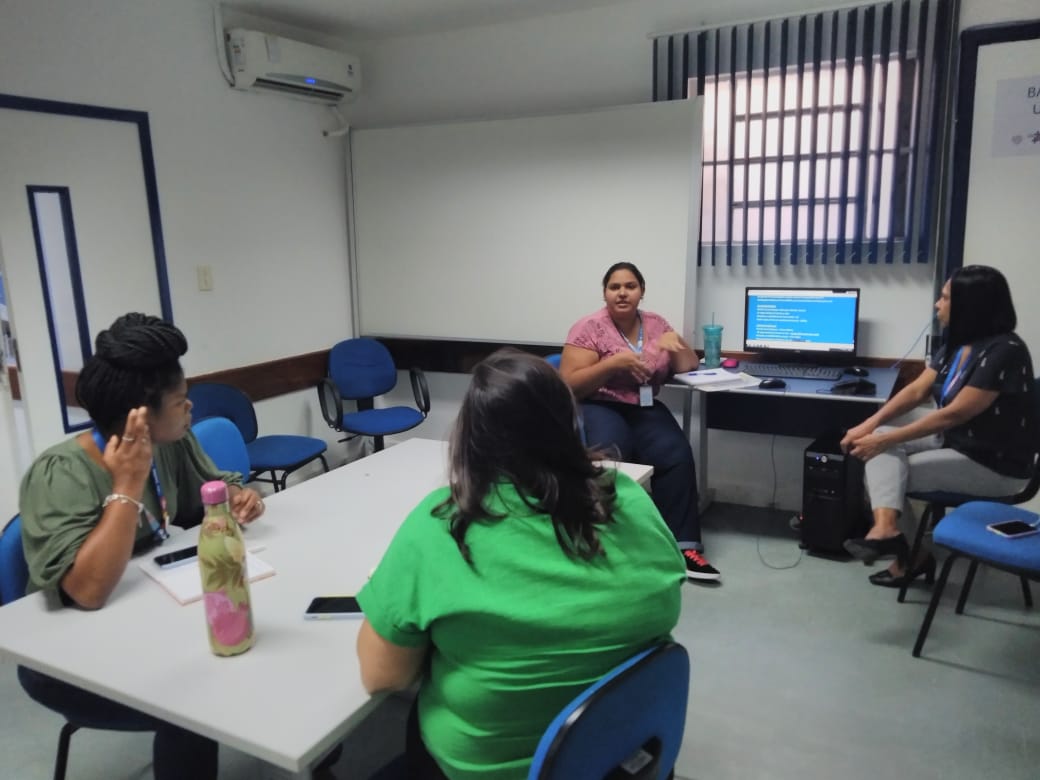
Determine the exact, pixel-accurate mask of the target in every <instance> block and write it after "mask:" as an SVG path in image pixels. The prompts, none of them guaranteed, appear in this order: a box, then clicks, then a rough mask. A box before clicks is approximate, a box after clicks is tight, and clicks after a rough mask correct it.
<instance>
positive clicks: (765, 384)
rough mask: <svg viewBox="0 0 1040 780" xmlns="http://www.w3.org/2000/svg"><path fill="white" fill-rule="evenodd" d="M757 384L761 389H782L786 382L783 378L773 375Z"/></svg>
mask: <svg viewBox="0 0 1040 780" xmlns="http://www.w3.org/2000/svg"><path fill="white" fill-rule="evenodd" d="M758 386H759V387H761V388H762V389H763V390H782V389H783V388H785V387H787V382H785V381H784V380H783V379H777V378H776V377H775V376H772V377H769V378H768V379H763V380H762V381H761V382H759V383H758Z"/></svg>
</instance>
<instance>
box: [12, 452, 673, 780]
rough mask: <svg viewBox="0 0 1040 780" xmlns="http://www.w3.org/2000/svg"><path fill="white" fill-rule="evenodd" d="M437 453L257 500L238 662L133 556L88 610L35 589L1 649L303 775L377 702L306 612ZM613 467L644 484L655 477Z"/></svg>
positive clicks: (352, 469)
mask: <svg viewBox="0 0 1040 780" xmlns="http://www.w3.org/2000/svg"><path fill="white" fill-rule="evenodd" d="M445 456H446V445H445V443H444V442H440V441H429V440H424V439H411V440H409V441H406V442H404V443H402V444H399V445H397V446H395V447H391V448H390V449H387V450H384V451H382V452H378V453H375V454H374V455H371V456H369V457H367V458H364V459H362V460H359V461H355V462H354V463H351V464H349V465H347V466H343V467H342V468H339V469H336V470H334V471H331V472H329V473H328V474H323V475H321V476H319V477H315V478H314V479H311V480H309V481H307V482H303V483H301V484H299V485H296V486H293V487H292V488H291V489H289V490H285V491H282V492H280V493H277V494H275V495H272V496H270V497H268V498H266V499H265V501H266V503H267V512H266V514H265V515H264V517H263V518H261V519H260V520H259V521H257V522H256V523H254V524H253V525H252V526H250V527H249V529H248V530H247V531H246V544H247V545H248V547H249V548H250V549H255V548H257V547H261V546H262V547H263V548H264V549H263V550H262V551H261V552H259V553H258V555H259V557H260V558H262V559H263V560H265V561H267V562H268V563H270V564H271V565H273V566H274V568H275V571H276V572H277V573H276V574H275V576H273V577H271V578H269V579H265V580H261V581H260V582H256V583H253V585H252V596H253V615H254V620H255V623H256V645H255V646H254V647H253V648H252V649H251V650H249V651H248V652H247V653H245V654H244V655H241V656H237V657H234V658H218V657H216V656H214V655H213V654H211V653H210V651H209V644H208V641H207V639H206V627H205V618H204V615H203V608H202V604H201V602H196V603H194V604H189V605H187V606H180V605H179V604H178V603H177V602H176V601H174V599H172V598H171V597H170V596H169V595H167V594H166V592H165V591H163V590H162V588H160V587H159V585H157V584H156V583H154V582H152V581H151V580H149V579H148V578H147V577H146V576H145V575H144V574H143V573H142V572H141V571H140V569H139V568H138V566H137V564H136V562H133V561H131V563H130V565H129V566H128V567H127V570H126V574H125V575H124V577H123V579H122V580H121V581H120V583H119V585H118V587H117V588H116V590H115V592H114V593H113V594H112V597H111V598H110V599H109V602H108V604H107V605H106V606H105V607H104V608H103V609H101V610H98V611H96V612H84V611H81V610H76V609H62V608H56V607H55V606H54V605H50V604H48V603H47V599H45V597H44V595H43V594H41V593H36V594H33V595H30V596H27V597H26V598H23V599H20V600H19V601H16V602H14V603H12V604H9V605H7V606H5V607H3V608H2V609H0V653H3V654H5V655H6V656H8V657H10V658H11V659H13V660H14V661H16V662H18V663H20V664H24V665H25V666H28V667H30V668H32V669H36V670H37V671H40V672H43V673H45V674H49V675H52V676H54V677H57V678H58V679H61V680H65V681H67V682H70V683H73V684H74V685H78V686H80V687H82V688H85V689H86V690H89V691H93V692H95V693H99V694H101V695H103V696H107V697H109V698H111V699H114V700H115V701H118V702H122V703H124V704H127V705H130V706H132V707H135V708H137V709H139V710H142V711H143V712H147V713H149V714H151V715H154V716H156V717H159V718H162V719H163V720H167V721H170V722H172V723H174V724H176V725H179V726H182V727H184V728H187V729H190V730H192V731H196V732H198V733H200V734H204V735H206V736H209V737H212V738H213V739H215V740H217V741H218V742H221V743H224V744H226V745H231V746H233V747H235V748H237V749H239V750H241V751H243V752H245V753H248V754H250V755H253V756H257V757H258V758H261V759H263V760H264V761H267V762H270V763H271V764H274V765H276V766H279V767H281V768H283V769H286V770H288V771H290V772H296V773H299V774H300V775H301V776H303V777H309V776H310V767H311V766H312V765H313V764H314V763H315V762H316V761H317V760H318V759H320V758H321V757H322V756H323V755H324V754H325V753H326V752H327V751H328V750H329V749H330V748H331V747H332V746H333V745H335V744H336V743H337V742H339V741H340V740H341V739H342V738H343V737H344V735H345V734H346V733H347V732H348V731H349V730H350V729H351V728H353V726H354V725H355V724H356V723H358V722H359V721H360V720H361V719H363V718H364V717H365V716H366V715H367V714H368V712H369V711H370V709H371V708H373V707H374V700H372V699H370V697H369V696H368V694H367V693H366V692H365V690H364V688H363V687H362V685H361V677H360V672H359V669H358V661H357V655H356V652H355V641H356V638H357V631H358V626H359V625H360V621H354V620H324V621H307V620H304V619H303V610H304V608H305V607H306V606H307V604H308V603H309V601H310V600H311V598H312V597H314V596H319V595H327V594H337V593H341V594H350V593H356V592H357V591H358V590H359V589H360V588H361V586H362V584H363V583H364V582H365V580H366V578H367V576H368V572H369V571H370V570H371V569H372V568H373V567H374V566H375V565H376V564H378V563H379V560H380V558H381V556H382V553H383V551H384V550H385V549H386V547H387V545H388V544H389V542H390V540H391V538H392V537H393V535H394V532H395V531H396V530H397V527H398V525H399V524H400V523H401V521H402V520H403V519H404V517H405V516H406V515H407V513H408V512H409V511H410V510H411V509H413V508H414V507H415V505H416V504H418V503H419V501H420V500H421V499H422V498H423V497H424V496H425V495H426V494H427V493H429V492H430V491H431V490H433V489H435V488H437V487H438V486H441V485H444V484H446V482H447V479H446V467H445V463H446V457H445ZM619 468H620V470H621V471H623V472H625V473H626V474H628V475H629V476H631V477H632V478H633V479H636V480H637V481H639V482H640V483H641V484H644V485H645V484H646V483H647V482H648V481H649V477H650V475H651V473H652V471H653V470H652V469H651V468H650V467H649V466H638V465H632V464H619ZM181 538H183V540H184V541H183V544H179V545H177V546H187V545H188V544H190V543H192V542H193V541H194V540H195V539H196V538H197V531H190V532H188V533H186V534H184V535H182V537H181ZM167 547H169V549H175V547H173V546H170V544H169V543H168V544H167ZM146 657H150V658H151V659H152V660H151V661H150V662H145V661H144V660H143V659H145V658H146Z"/></svg>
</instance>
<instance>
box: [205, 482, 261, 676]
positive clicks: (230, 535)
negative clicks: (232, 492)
mask: <svg viewBox="0 0 1040 780" xmlns="http://www.w3.org/2000/svg"><path fill="white" fill-rule="evenodd" d="M202 503H203V504H204V505H205V508H206V514H205V516H204V517H203V520H202V528H201V529H199V573H200V574H201V575H202V593H203V596H202V598H203V601H204V602H205V605H206V626H207V628H208V630H209V646H210V649H211V650H212V651H213V652H214V653H215V654H217V655H225V656H227V655H238V654H239V653H244V652H245V651H246V650H248V649H249V648H250V647H252V646H253V609H252V604H251V602H250V600H249V574H248V572H247V571H246V546H245V542H244V541H243V540H242V531H241V530H239V527H238V523H237V522H236V521H235V518H234V516H233V515H232V514H231V507H230V506H229V505H228V489H227V485H226V484H224V483H223V482H219V481H213V482H207V483H206V484H204V485H203V486H202Z"/></svg>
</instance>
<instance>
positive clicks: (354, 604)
mask: <svg viewBox="0 0 1040 780" xmlns="http://www.w3.org/2000/svg"><path fill="white" fill-rule="evenodd" d="M303 616H304V617H305V618H306V619H307V620H334V619H337V618H353V617H363V616H364V613H363V612H362V611H361V605H360V604H358V600H357V599H356V598H354V597H353V596H318V597H317V598H315V599H313V600H312V601H311V604H310V606H309V607H307V611H306V612H305V613H304V614H303Z"/></svg>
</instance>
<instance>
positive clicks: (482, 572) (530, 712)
mask: <svg viewBox="0 0 1040 780" xmlns="http://www.w3.org/2000/svg"><path fill="white" fill-rule="evenodd" d="M594 457H595V455H590V453H588V452H587V451H586V450H585V448H584V446H583V445H582V443H581V439H580V436H579V434H578V426H577V416H576V408H575V403H574V397H573V395H572V394H571V391H570V390H569V389H568V387H567V385H566V384H564V382H563V381H562V380H561V379H560V377H559V375H558V374H557V373H556V371H555V370H554V369H553V368H552V367H551V366H550V365H549V364H548V363H546V362H545V361H544V360H541V359H540V358H537V357H534V356H532V355H527V354H525V353H522V352H518V351H516V350H500V351H499V352H496V353H495V354H494V355H492V356H491V357H489V358H488V359H487V360H485V361H484V362H483V363H481V364H480V365H478V366H477V367H476V369H475V370H474V372H473V380H472V382H471V384H470V388H469V391H468V392H467V394H466V397H465V399H464V400H463V403H462V408H461V410H460V412H459V417H458V420H457V422H456V425H455V430H454V434H453V436H452V441H451V457H450V460H451V474H450V486H449V487H445V488H441V489H439V490H436V491H434V492H433V493H431V494H430V495H429V496H427V497H426V498H425V499H424V500H423V501H422V502H421V503H420V504H419V506H418V507H416V508H415V509H414V510H413V511H412V513H411V514H410V515H409V516H408V518H407V519H406V520H405V521H404V523H403V524H402V526H401V528H400V529H399V530H398V532H397V534H396V535H395V537H394V539H393V541H392V542H391V544H390V547H389V549H388V550H387V552H386V554H385V555H384V557H383V559H382V561H381V562H380V564H379V566H378V567H377V568H376V570H375V571H374V572H373V574H372V577H371V579H370V581H369V582H368V584H366V586H365V587H364V588H363V589H362V590H361V592H360V593H359V594H358V600H359V601H360V602H361V605H362V607H363V609H364V611H365V617H366V620H365V622H364V623H363V624H362V627H361V631H360V634H359V637H358V655H359V657H360V661H361V672H362V679H363V681H364V684H365V686H366V688H368V690H369V691H372V692H374V691H379V690H391V689H401V688H405V687H408V686H409V685H410V684H411V683H412V682H414V681H415V680H416V679H419V678H421V685H420V690H419V696H418V700H417V706H416V708H415V710H414V712H413V717H412V721H411V724H410V728H409V738H408V743H409V747H408V755H407V757H406V760H407V762H408V773H407V776H408V777H410V778H424V777H431V778H443V777H447V778H451V780H489V779H490V778H496V780H501V779H503V778H517V779H518V780H519V778H524V777H526V776H527V771H528V769H529V767H530V764H531V759H532V756H533V755H534V751H535V748H536V747H537V744H538V740H539V738H540V737H541V734H542V732H544V730H545V728H546V727H547V726H548V725H549V723H550V722H551V720H552V719H553V717H554V716H555V715H556V713H557V712H558V711H559V710H560V709H562V708H563V706H564V705H566V704H567V703H568V702H569V701H570V700H571V699H573V698H574V697H575V696H576V695H577V694H578V693H579V692H581V691H582V690H583V689H585V688H586V687H587V686H588V685H590V684H591V683H592V682H594V681H595V680H597V679H598V678H600V677H602V676H603V674H605V673H606V672H607V671H609V670H610V669H612V668H613V667H614V666H616V665H617V664H619V663H620V662H622V661H623V660H625V659H626V658H628V657H630V656H631V655H633V654H634V653H636V652H638V651H640V650H642V649H645V648H646V647H648V646H650V645H652V644H654V643H656V642H660V641H662V640H664V639H666V638H667V637H668V635H669V632H670V631H671V630H672V628H673V627H674V626H675V623H676V621H677V620H678V616H679V604H680V597H679V595H680V594H679V589H680V586H681V583H682V582H683V581H684V579H685V576H686V575H685V572H686V568H685V565H684V563H683V558H682V556H681V555H680V553H679V550H678V547H677V545H676V542H675V539H674V537H673V536H672V534H671V532H670V531H669V530H668V528H667V526H666V525H665V524H664V521H663V520H662V519H661V515H660V514H659V513H658V511H657V509H656V508H655V507H654V504H653V502H652V501H651V500H650V497H649V496H648V495H647V493H646V491H644V490H643V489H642V488H641V487H640V486H639V485H637V484H636V483H635V482H633V481H632V480H631V479H629V478H628V477H625V476H624V475H622V474H620V473H618V472H615V471H614V470H612V469H604V468H602V467H601V466H599V465H597V464H596V462H595V460H594V459H593V458H594Z"/></svg>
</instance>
